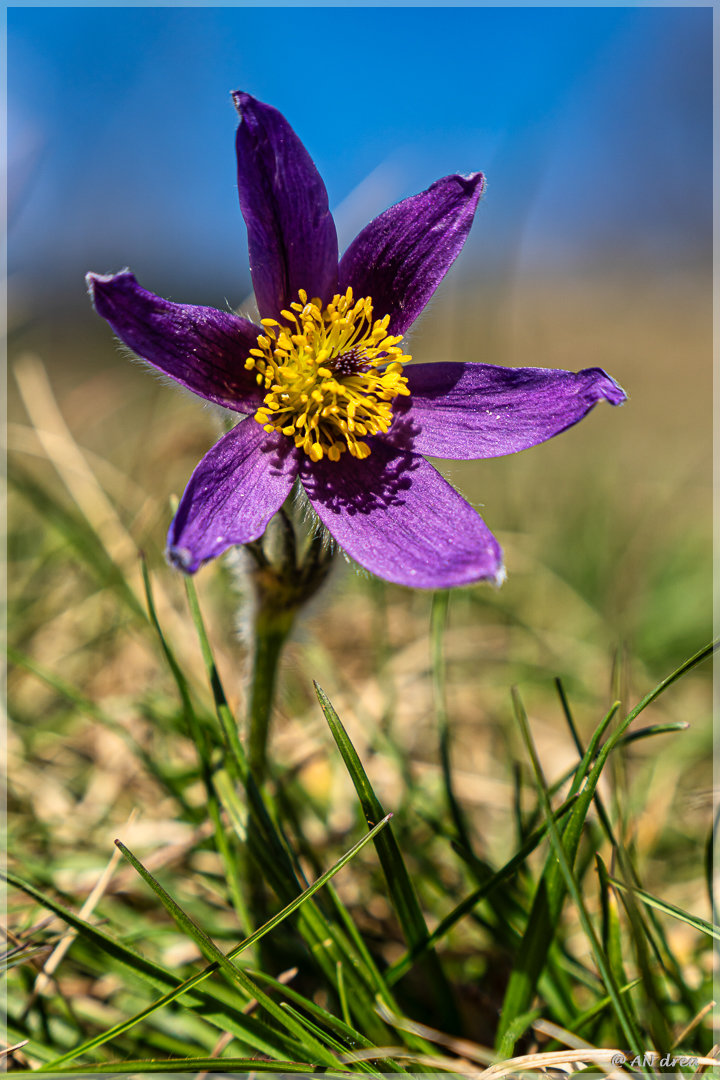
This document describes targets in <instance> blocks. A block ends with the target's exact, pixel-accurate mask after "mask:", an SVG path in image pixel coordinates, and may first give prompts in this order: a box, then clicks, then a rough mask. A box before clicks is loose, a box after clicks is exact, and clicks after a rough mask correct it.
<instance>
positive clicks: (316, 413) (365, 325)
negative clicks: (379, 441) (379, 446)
mask: <svg viewBox="0 0 720 1080" xmlns="http://www.w3.org/2000/svg"><path fill="white" fill-rule="evenodd" d="M298 297H299V299H298V300H296V301H293V302H292V303H291V304H290V305H289V309H286V310H283V311H282V313H281V314H282V317H283V319H284V320H285V322H284V323H280V322H278V321H277V320H275V319H263V320H262V326H263V329H264V330H265V333H263V334H260V335H259V336H258V339H257V347H256V348H253V349H251V350H250V351H249V356H248V359H247V360H246V362H245V367H246V368H247V369H248V370H253V369H254V370H255V372H256V376H255V378H256V380H257V383H258V385H259V386H261V385H263V384H264V386H265V391H266V393H265V399H264V401H263V404H262V405H261V407H260V408H259V409H258V410H257V412H256V413H255V419H256V420H257V421H258V423H260V424H262V425H263V427H264V428H265V430H266V431H276V432H281V433H282V434H283V435H285V436H287V437H289V438H292V439H293V441H294V443H295V445H296V446H297V447H298V448H299V449H301V450H303V451H304V452H305V453H306V454H307V455H308V457H309V458H310V459H311V461H315V462H318V461H322V460H323V458H327V460H328V461H339V460H340V458H341V456H342V455H343V454H344V453H345V452H346V451H349V452H350V454H351V455H352V456H353V457H355V458H358V459H361V460H362V459H363V458H366V457H368V456H369V454H370V447H369V446H368V444H367V443H365V442H361V441H359V439H358V436H368V435H370V436H372V435H377V434H384V433H386V432H387V431H389V429H390V425H391V424H392V420H393V413H392V403H393V401H394V400H395V398H396V397H398V396H399V395H402V396H407V395H408V394H409V393H410V391H409V390H408V387H407V379H406V378H405V377H404V376H403V373H402V372H403V364H405V363H407V361H408V360H410V357H409V356H407V355H406V354H404V353H403V351H402V348H401V347H399V346H400V343H401V341H402V339H401V338H400V337H397V336H392V335H388V333H387V328H388V326H389V324H390V316H389V315H385V316H384V317H383V318H381V319H376V320H375V321H373V318H372V313H373V308H372V300H371V298H370V297H360V298H358V299H357V300H355V298H354V297H353V292H352V289H351V288H348V289H347V290H346V291H345V293H343V294H336V295H335V296H333V298H332V300H331V301H330V303H329V304H328V305H327V306H326V307H324V308H323V305H322V303H321V301H320V300H319V299H318V298H313V299H312V300H310V301H308V296H307V293H306V292H305V291H304V290H303V289H301V290H300V291H299V293H298Z"/></svg>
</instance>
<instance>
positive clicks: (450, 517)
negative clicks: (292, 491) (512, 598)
mask: <svg viewBox="0 0 720 1080" xmlns="http://www.w3.org/2000/svg"><path fill="white" fill-rule="evenodd" d="M372 443H373V448H372V453H371V454H370V456H369V457H368V458H365V459H364V460H362V461H359V460H357V459H356V458H353V457H351V456H350V454H344V455H343V457H342V459H341V461H339V462H330V461H326V460H325V459H324V458H323V460H322V461H320V462H319V463H317V464H312V463H309V462H308V461H307V459H305V461H304V462H303V464H302V466H301V474H300V478H301V480H302V482H303V485H304V487H305V490H306V491H307V494H308V498H309V499H310V502H311V503H312V505H313V507H314V508H315V511H316V512H317V515H318V517H319V518H320V520H321V521H322V523H323V524H324V525H325V526H326V528H327V529H328V530H329V532H330V533H331V534H332V535H333V536H334V538H335V539H336V540H337V542H338V543H339V544H340V546H341V547H342V548H344V549H345V551H346V552H347V553H348V555H350V556H351V557H352V558H353V559H354V560H355V561H356V562H358V563H359V564H360V565H361V566H364V567H365V569H366V570H370V571H371V573H373V574H377V576H378V577H381V578H385V579H386V580H387V581H394V582H396V583H397V584H399V585H409V586H412V587H413V588H420V589H444V588H450V587H451V586H453V585H465V584H467V583H469V582H472V581H480V580H482V579H489V580H491V581H495V582H496V583H498V584H499V583H500V581H502V578H503V576H504V573H503V569H502V554H501V551H500V546H499V545H498V542H497V540H496V539H495V537H494V536H493V535H492V533H491V532H490V530H489V529H488V527H487V526H486V525H485V523H484V522H483V520H482V518H481V517H480V516H479V515H478V514H477V513H476V512H475V510H473V508H472V506H470V504H469V503H467V502H466V501H465V499H463V498H462V496H461V495H459V494H458V493H457V491H455V489H454V488H452V487H451V486H450V484H448V482H447V481H446V480H444V479H443V477H442V476H441V475H440V473H439V472H438V471H437V470H436V469H434V468H433V466H432V465H430V463H429V462H427V461H425V459H424V458H422V457H419V456H418V455H416V454H409V453H405V452H402V451H400V452H398V451H397V450H394V449H393V448H392V447H388V446H386V445H385V444H384V443H383V442H381V441H379V440H376V439H373V440H372Z"/></svg>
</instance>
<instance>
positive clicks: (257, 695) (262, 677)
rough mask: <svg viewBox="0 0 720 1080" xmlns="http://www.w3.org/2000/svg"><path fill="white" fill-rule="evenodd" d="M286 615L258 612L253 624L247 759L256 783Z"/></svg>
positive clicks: (263, 764) (263, 762)
mask: <svg viewBox="0 0 720 1080" xmlns="http://www.w3.org/2000/svg"><path fill="white" fill-rule="evenodd" d="M292 614H293V613H291V614H290V615H289V617H287V616H286V617H284V618H283V617H281V618H272V617H268V614H267V613H266V612H264V611H262V610H260V611H258V613H257V615H256V617H255V621H254V627H253V639H254V640H253V648H254V653H253V660H252V673H251V681H250V709H249V717H248V720H249V732H248V761H249V765H250V771H251V773H252V775H253V779H254V780H255V783H256V784H257V785H258V786H260V785H261V784H262V783H263V781H264V779H265V773H266V771H267V743H268V734H269V731H270V718H271V716H272V711H273V705H274V700H275V686H276V683H277V672H278V664H279V662H280V656H281V654H282V650H283V646H284V645H285V642H286V641H287V638H288V635H289V633H290V630H291V628H292V622H293V618H292Z"/></svg>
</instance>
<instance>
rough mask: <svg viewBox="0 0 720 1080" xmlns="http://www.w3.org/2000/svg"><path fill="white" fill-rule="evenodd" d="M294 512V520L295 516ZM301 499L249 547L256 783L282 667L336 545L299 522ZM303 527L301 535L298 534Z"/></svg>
mask: <svg viewBox="0 0 720 1080" xmlns="http://www.w3.org/2000/svg"><path fill="white" fill-rule="evenodd" d="M293 510H294V511H295V520H294V516H293ZM298 512H299V511H298V500H295V504H294V506H293V505H289V506H288V507H287V508H286V507H283V508H282V509H281V510H280V511H279V513H278V514H276V515H275V517H274V518H273V520H272V522H271V523H270V526H269V527H268V529H267V530H266V533H265V535H264V536H263V537H262V539H260V540H256V541H254V542H253V543H251V544H246V545H245V550H246V551H247V552H248V554H249V555H250V556H251V561H250V574H249V576H250V579H251V581H252V586H253V594H254V613H253V620H252V631H253V633H252V641H253V654H252V670H251V675H250V705H249V714H248V761H249V765H250V770H251V772H252V775H253V779H254V780H255V783H256V784H258V786H260V785H261V784H262V783H263V782H264V780H265V777H266V774H267V745H268V737H269V733H270V724H271V718H272V712H273V705H274V699H275V686H276V682H277V672H278V665H279V662H280V657H281V655H282V650H283V647H284V645H285V642H286V641H287V639H288V636H289V634H290V631H291V630H292V627H293V624H294V622H295V617H296V615H297V614H298V613H299V611H300V610H301V608H303V607H304V605H305V604H307V602H308V601H309V600H310V599H311V598H312V597H313V596H314V595H315V593H316V592H317V591H318V589H319V588H320V587H321V585H322V584H323V582H324V581H325V580H326V578H327V575H328V572H329V570H330V565H331V562H332V557H333V553H332V549H331V548H330V547H329V546H328V544H327V542H326V539H325V536H324V534H323V532H322V531H321V530H316V529H315V527H314V526H313V527H312V530H311V531H310V532H309V533H308V530H307V528H305V529H304V533H305V535H304V536H303V535H302V531H303V525H307V519H305V521H304V522H303V521H301V522H300V523H297V514H298ZM298 530H300V536H298Z"/></svg>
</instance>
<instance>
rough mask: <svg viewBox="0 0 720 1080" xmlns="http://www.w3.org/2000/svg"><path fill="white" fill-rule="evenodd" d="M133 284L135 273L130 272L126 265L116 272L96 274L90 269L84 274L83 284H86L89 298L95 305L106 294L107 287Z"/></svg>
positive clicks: (107, 291)
mask: <svg viewBox="0 0 720 1080" xmlns="http://www.w3.org/2000/svg"><path fill="white" fill-rule="evenodd" d="M131 283H132V284H135V275H134V274H133V273H131V271H130V270H128V269H127V267H126V268H125V269H124V270H121V271H120V272H119V273H118V274H96V273H94V271H92V270H91V271H90V272H89V273H87V274H86V275H85V284H86V285H87V290H88V293H89V294H90V299H91V300H92V301H93V303H94V304H95V306H96V307H97V301H98V299H101V298H103V297H106V296H108V293H109V288H108V287H111V286H113V285H118V284H121V285H126V284H131Z"/></svg>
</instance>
